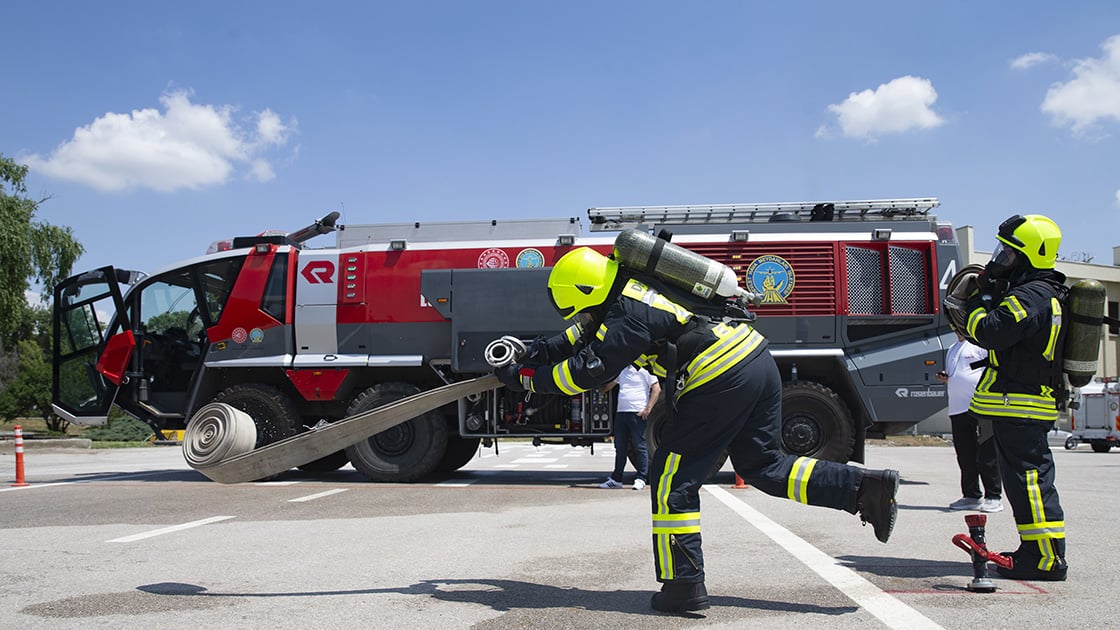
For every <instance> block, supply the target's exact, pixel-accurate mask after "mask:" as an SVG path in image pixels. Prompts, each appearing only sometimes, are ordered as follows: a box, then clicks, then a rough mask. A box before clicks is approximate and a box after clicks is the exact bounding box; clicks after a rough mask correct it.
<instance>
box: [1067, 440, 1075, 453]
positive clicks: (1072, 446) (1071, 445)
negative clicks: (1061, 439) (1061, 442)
mask: <svg viewBox="0 0 1120 630" xmlns="http://www.w3.org/2000/svg"><path fill="white" fill-rule="evenodd" d="M1075 448H1077V438H1075V437H1068V438H1066V450H1067V451H1072V450H1073V449H1075Z"/></svg>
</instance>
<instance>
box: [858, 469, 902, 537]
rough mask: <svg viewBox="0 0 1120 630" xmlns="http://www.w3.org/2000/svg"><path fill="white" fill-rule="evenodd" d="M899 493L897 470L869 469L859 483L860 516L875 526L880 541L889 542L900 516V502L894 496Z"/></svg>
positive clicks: (865, 521) (876, 535)
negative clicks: (896, 501) (895, 522)
mask: <svg viewBox="0 0 1120 630" xmlns="http://www.w3.org/2000/svg"><path fill="white" fill-rule="evenodd" d="M896 494H898V471H897V470H867V471H864V473H863V479H862V480H861V481H860V483H859V494H858V496H857V498H856V504H857V506H858V509H859V518H860V520H862V521H863V522H864V523H865V524H866V523H871V525H872V527H874V528H875V537H876V538H878V539H879V542H887V539H889V538H890V537H891V530H893V529H894V521H895V518H897V517H898V504H897V503H895V500H894V496H895V495H896Z"/></svg>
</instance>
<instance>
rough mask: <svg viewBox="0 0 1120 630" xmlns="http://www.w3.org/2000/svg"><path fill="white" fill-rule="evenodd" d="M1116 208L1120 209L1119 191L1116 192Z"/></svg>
mask: <svg viewBox="0 0 1120 630" xmlns="http://www.w3.org/2000/svg"><path fill="white" fill-rule="evenodd" d="M1116 206H1117V207H1118V208H1120V190H1117V191H1116Z"/></svg>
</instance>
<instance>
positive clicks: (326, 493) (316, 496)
mask: <svg viewBox="0 0 1120 630" xmlns="http://www.w3.org/2000/svg"><path fill="white" fill-rule="evenodd" d="M347 490H349V488H335V489H334V490H326V491H324V492H318V493H316V494H309V495H307V496H305V497H300V498H298V499H288V503H303V502H304V501H314V500H315V499H321V498H323V497H329V496H331V495H332V494H338V493H339V492H346V491H347Z"/></svg>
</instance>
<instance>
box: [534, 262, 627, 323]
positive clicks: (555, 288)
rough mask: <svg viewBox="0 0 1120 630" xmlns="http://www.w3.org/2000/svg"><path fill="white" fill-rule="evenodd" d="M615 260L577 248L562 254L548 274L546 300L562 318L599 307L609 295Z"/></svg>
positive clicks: (616, 264) (614, 271) (614, 273)
mask: <svg viewBox="0 0 1120 630" xmlns="http://www.w3.org/2000/svg"><path fill="white" fill-rule="evenodd" d="M617 275H618V263H617V262H615V261H614V260H611V259H610V258H607V257H606V256H604V255H602V254H600V253H599V252H597V251H595V250H593V249H591V248H589V247H580V248H579V249H573V250H572V251H570V252H568V253H567V254H564V255H563V256H561V257H560V260H557V261H556V264H555V265H553V267H552V273H550V274H548V299H549V300H551V301H552V305H553V306H554V307H556V311H557V312H559V313H560V316H561V317H563V318H564V319H571V318H572V317H574V316H575V314H576V313H579V312H580V311H584V310H587V309H589V308H591V307H594V306H599V305H600V304H602V303H603V302H604V301H606V299H607V296H608V295H610V292H611V285H613V284H614V279H615V277H616V276H617Z"/></svg>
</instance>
